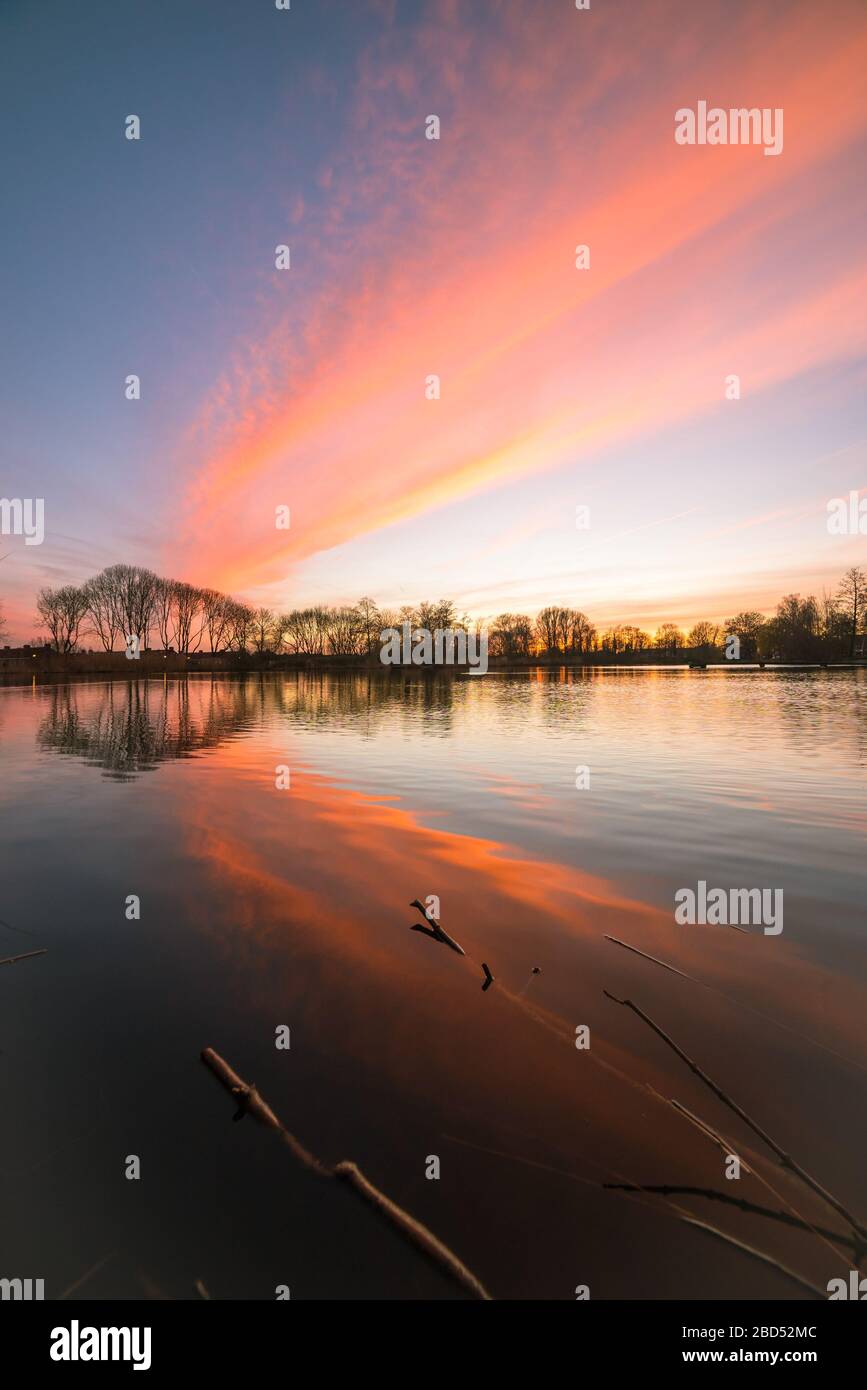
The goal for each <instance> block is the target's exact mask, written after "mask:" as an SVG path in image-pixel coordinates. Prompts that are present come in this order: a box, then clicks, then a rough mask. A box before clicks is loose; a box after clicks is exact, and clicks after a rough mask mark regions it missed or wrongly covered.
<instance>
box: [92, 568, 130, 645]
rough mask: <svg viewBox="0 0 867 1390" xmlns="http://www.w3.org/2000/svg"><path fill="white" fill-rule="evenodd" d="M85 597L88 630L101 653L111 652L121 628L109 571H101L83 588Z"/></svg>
mask: <svg viewBox="0 0 867 1390" xmlns="http://www.w3.org/2000/svg"><path fill="white" fill-rule="evenodd" d="M84 592H85V594H86V596H87V618H88V621H89V624H90V630H91V631H92V632H93V633H94V635H95V636H96V637H98V638H99V641H100V643H101V645H102V649H103V651H106V652H113V651H114V646H115V642H116V640H117V638H118V636H119V634H120V630H121V627H122V626H123V619H122V618H121V616H120V613H119V610H118V604H117V595H116V592H115V588H114V583H113V580H112V575H111V571H110V570H103V571H102V573H101V574H97V575H95V576H94V577H93V579H89V580H88V581H87V583H86V584H85V586H84Z"/></svg>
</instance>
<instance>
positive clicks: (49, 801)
mask: <svg viewBox="0 0 867 1390" xmlns="http://www.w3.org/2000/svg"><path fill="white" fill-rule="evenodd" d="M0 769H2V778H0V815H2V900H0V918H2V926H0V957H4V958H6V957H9V956H13V955H18V954H26V953H28V952H30V951H35V950H38V949H47V954H45V955H41V956H38V957H36V956H34V957H32V958H28V959H25V960H21V961H19V962H17V963H16V964H12V965H4V966H2V967H0V1006H2V1009H0V1113H2V1117H3V1118H2V1135H3V1142H2V1150H0V1176H2V1183H0V1212H2V1221H0V1226H2V1232H3V1235H2V1252H3V1253H2V1265H3V1268H0V1276H5V1277H11V1276H18V1277H33V1278H44V1279H45V1281H46V1285H45V1287H46V1297H49V1298H58V1297H61V1296H66V1297H68V1298H70V1299H72V1300H77V1299H91V1298H108V1297H116V1298H144V1297H148V1298H159V1297H165V1298H196V1297H199V1296H200V1292H197V1281H198V1284H199V1286H200V1288H201V1289H205V1290H207V1292H208V1294H209V1295H210V1297H211V1298H250V1299H273V1298H275V1296H276V1294H275V1290H276V1289H277V1288H278V1287H279V1288H284V1289H285V1288H288V1289H291V1297H292V1298H293V1299H294V1298H302V1299H303V1298H327V1299H358V1298H454V1297H461V1296H463V1295H462V1293H461V1291H460V1289H458V1288H456V1287H455V1285H454V1284H453V1283H452V1282H450V1280H449V1279H448V1278H447V1277H446V1275H445V1273H444V1272H443V1271H442V1270H441V1269H440V1268H438V1267H436V1266H435V1265H433V1264H430V1263H428V1262H427V1261H426V1260H425V1259H424V1258H422V1257H420V1256H419V1254H418V1253H417V1251H416V1250H415V1249H414V1248H413V1247H412V1246H410V1245H408V1244H407V1243H406V1241H405V1240H403V1239H402V1238H401V1236H400V1235H399V1234H397V1233H396V1232H395V1231H393V1230H392V1229H391V1228H390V1227H389V1226H388V1225H387V1224H385V1223H384V1222H383V1221H382V1220H381V1218H380V1217H379V1216H378V1214H377V1213H376V1212H375V1211H373V1210H371V1209H370V1208H369V1207H367V1206H366V1205H365V1204H363V1203H362V1202H359V1201H358V1199H357V1198H356V1197H355V1196H354V1195H353V1194H352V1193H351V1192H349V1191H347V1190H345V1189H344V1188H343V1187H341V1186H338V1185H337V1184H331V1183H327V1182H326V1183H323V1182H322V1181H321V1180H318V1179H317V1178H315V1177H314V1176H312V1175H311V1174H310V1173H308V1172H307V1171H306V1170H304V1169H303V1168H302V1167H300V1166H299V1165H298V1164H296V1163H295V1162H294V1161H293V1159H292V1157H291V1155H290V1154H289V1153H288V1151H287V1150H286V1149H285V1148H284V1147H283V1146H282V1145H281V1144H280V1143H279V1141H278V1140H277V1139H276V1138H275V1136H274V1135H273V1134H271V1133H269V1132H268V1131H267V1130H265V1129H263V1128H261V1127H259V1126H257V1125H256V1124H255V1122H254V1120H253V1119H252V1118H249V1117H247V1118H244V1119H243V1121H242V1122H240V1123H233V1119H232V1117H233V1113H234V1110H235V1106H234V1103H233V1101H232V1098H231V1097H230V1096H228V1095H227V1094H226V1093H225V1092H223V1091H222V1090H221V1089H220V1087H219V1086H218V1085H217V1084H216V1082H215V1081H214V1080H213V1078H212V1077H211V1075H210V1074H209V1072H208V1071H207V1070H206V1068H205V1067H204V1066H203V1064H202V1063H201V1061H200V1060H199V1058H200V1053H201V1051H202V1049H203V1048H204V1047H206V1046H210V1047H213V1048H215V1049H216V1051H217V1052H218V1053H220V1054H221V1055H222V1056H223V1057H224V1058H225V1059H226V1060H227V1061H228V1062H229V1063H230V1065H231V1066H232V1067H234V1068H235V1070H236V1071H237V1072H238V1073H239V1075H240V1076H241V1077H243V1078H244V1079H245V1080H246V1081H248V1082H254V1083H255V1084H256V1086H257V1088H258V1090H259V1092H260V1094H261V1095H262V1096H263V1097H264V1098H265V1099H266V1101H267V1102H268V1104H269V1105H270V1106H271V1108H272V1109H273V1110H274V1111H275V1112H276V1114H277V1115H278V1116H279V1118H280V1119H281V1121H282V1123H283V1124H284V1125H285V1126H286V1127H287V1128H288V1129H289V1130H290V1131H291V1132H292V1133H293V1134H294V1135H295V1136H296V1137H297V1138H298V1140H299V1141H300V1142H301V1143H302V1144H303V1145H305V1146H306V1147H307V1148H308V1149H309V1150H311V1151H312V1152H313V1153H314V1154H316V1155H317V1156H318V1157H319V1158H320V1159H321V1160H322V1162H323V1163H326V1164H328V1165H331V1164H334V1163H336V1162H338V1161H339V1160H343V1159H350V1160H353V1161H354V1162H355V1163H357V1164H358V1165H359V1166H360V1168H361V1169H362V1170H363V1171H364V1173H365V1174H366V1175H367V1176H368V1177H369V1178H370V1180H371V1181H372V1182H373V1183H375V1184H376V1185H377V1186H378V1187H380V1188H381V1189H382V1190H383V1191H384V1192H385V1193H387V1194H388V1195H389V1196H390V1197H391V1198H392V1199H393V1200H394V1201H395V1202H397V1203H399V1204H400V1205H401V1206H402V1207H403V1208H405V1209H406V1210H407V1211H408V1212H410V1213H411V1214H412V1215H413V1216H414V1217H415V1218H417V1220H419V1221H421V1222H423V1223H424V1224H425V1225H426V1226H428V1227H429V1228H430V1230H431V1231H433V1232H434V1233H435V1234H436V1236H437V1237H439V1239H440V1240H441V1241H443V1242H445V1243H446V1245H448V1246H449V1248H450V1249H451V1250H453V1251H454V1252H455V1253H456V1254H457V1255H458V1256H459V1257H460V1259H461V1260H463V1261H464V1262H465V1264H466V1265H467V1266H468V1267H469V1268H470V1269H471V1270H472V1271H473V1272H474V1274H475V1275H476V1276H477V1277H478V1278H479V1279H480V1280H481V1281H482V1283H483V1284H484V1285H485V1286H486V1287H487V1288H488V1290H489V1291H490V1293H491V1295H492V1296H493V1297H495V1298H555V1299H574V1298H575V1297H576V1290H579V1289H587V1290H589V1296H590V1297H591V1298H592V1299H597V1298H794V1299H799V1298H809V1297H811V1296H813V1295H811V1292H810V1290H811V1288H812V1289H813V1290H816V1289H818V1290H819V1291H823V1290H824V1289H825V1287H826V1284H827V1281H828V1280H829V1279H831V1278H834V1277H845V1276H846V1273H847V1271H848V1270H849V1269H850V1268H851V1267H852V1263H853V1261H852V1258H851V1250H852V1238H851V1233H850V1231H849V1228H848V1227H847V1222H846V1220H845V1219H844V1218H842V1217H841V1216H840V1214H839V1212H838V1211H835V1210H834V1209H832V1208H831V1207H830V1205H829V1204H828V1202H826V1201H823V1200H821V1199H820V1198H819V1197H818V1196H816V1195H815V1193H814V1192H811V1191H809V1190H808V1189H807V1187H806V1186H805V1184H804V1183H803V1182H800V1181H798V1180H797V1179H796V1178H795V1176H794V1175H793V1174H792V1173H791V1172H786V1171H785V1170H784V1169H783V1167H781V1165H780V1163H779V1162H778V1161H777V1160H776V1158H775V1157H774V1154H773V1153H772V1152H771V1150H770V1149H769V1148H768V1146H767V1145H766V1144H765V1143H764V1142H762V1140H761V1139H760V1138H759V1137H758V1136H757V1134H756V1133H755V1131H754V1130H751V1129H750V1128H749V1126H748V1125H747V1124H746V1123H745V1122H744V1120H743V1119H742V1118H741V1117H739V1116H738V1115H736V1114H735V1113H734V1112H733V1111H732V1110H731V1109H730V1108H728V1107H727V1106H726V1105H725V1104H723V1102H722V1101H721V1100H720V1098H719V1096H718V1095H716V1094H714V1093H713V1092H712V1090H711V1089H710V1088H709V1086H708V1085H707V1084H705V1083H704V1082H703V1081H702V1080H701V1079H700V1077H699V1076H697V1075H696V1074H695V1073H694V1072H693V1071H692V1070H690V1068H689V1066H688V1065H687V1063H686V1062H685V1061H684V1060H683V1057H681V1056H678V1055H677V1054H676V1053H675V1051H674V1050H673V1048H672V1047H671V1046H669V1045H668V1044H667V1043H666V1042H665V1041H664V1039H663V1038H661V1037H660V1036H659V1033H657V1032H655V1031H654V1029H653V1028H652V1027H651V1026H650V1024H649V1023H648V1022H647V1020H648V1019H650V1020H651V1021H652V1023H653V1024H655V1025H656V1026H657V1027H658V1028H659V1029H661V1030H662V1031H663V1032H664V1033H665V1034H666V1035H667V1036H668V1037H669V1038H670V1039H671V1040H672V1041H673V1042H674V1043H675V1044H676V1045H677V1047H678V1048H680V1049H681V1052H682V1053H684V1054H686V1056H687V1057H688V1058H690V1059H692V1060H693V1061H694V1062H695V1063H696V1064H697V1065H698V1066H699V1067H700V1068H701V1069H702V1070H703V1071H704V1073H706V1074H707V1075H708V1076H709V1077H710V1078H712V1080H713V1081H714V1082H715V1083H716V1085H717V1086H718V1087H719V1088H721V1089H722V1090H723V1091H724V1092H725V1093H726V1094H727V1095H728V1096H729V1097H731V1098H732V1100H733V1101H735V1102H736V1103H737V1105H738V1106H739V1107H740V1108H741V1110H742V1111H743V1112H745V1113H746V1115H747V1116H749V1117H750V1118H751V1119H752V1120H753V1121H755V1122H756V1123H757V1124H758V1125H759V1126H760V1127H761V1128H762V1129H763V1130H764V1131H765V1132H766V1134H767V1135H769V1136H770V1137H771V1138H772V1139H773V1140H774V1141H776V1143H777V1144H778V1145H779V1146H780V1147H781V1148H782V1149H783V1150H784V1151H786V1152H789V1153H791V1154H792V1156H793V1157H794V1158H795V1159H796V1160H797V1162H798V1163H799V1164H800V1165H802V1167H803V1168H804V1169H805V1170H807V1171H808V1173H809V1174H811V1175H812V1176H813V1177H814V1178H815V1179H816V1181H817V1182H818V1183H820V1184H821V1185H822V1186H823V1187H824V1188H826V1189H828V1190H829V1192H830V1193H832V1194H833V1197H834V1199H836V1200H837V1201H838V1202H839V1204H842V1205H843V1206H844V1207H845V1208H846V1209H847V1210H848V1211H849V1212H850V1213H854V1214H855V1216H857V1217H858V1218H859V1219H860V1220H861V1221H862V1222H863V1221H864V1219H865V1218H867V1193H865V1182H864V1170H865V1164H864V1156H865V1150H867V1106H865V1069H867V998H865V989H864V984H865V976H867V949H865V948H867V922H865V912H864V899H865V889H864V885H865V874H864V866H865V852H864V850H865V821H867V812H865V784H867V670H863V669H861V670H848V671H842V670H841V671H795V670H792V671H785V670H775V671H764V672H761V671H714V670H708V671H686V670H679V669H672V668H667V669H641V670H639V669H636V670H629V669H616V670H615V669H611V670H606V669H604V668H601V669H593V670H589V671H586V672H581V671H566V670H563V671H556V670H555V671H543V670H531V671H529V672H527V671H523V672H519V673H517V672H516V673H512V674H510V673H496V674H494V673H491V674H489V675H487V676H485V677H478V678H473V677H464V678H457V679H439V678H418V679H413V680H410V681H404V678H403V677H402V676H399V677H398V676H392V677H391V678H387V677H384V678H380V677H378V676H377V677H368V676H367V675H366V674H365V673H357V674H354V675H349V674H339V675H329V674H324V673H323V674H316V673H301V674H294V673H292V674H280V675H250V676H238V677H229V676H214V677H211V676H200V677H195V676H194V677H190V678H188V679H179V680H165V681H163V680H150V681H146V680H139V681H114V682H109V681H83V682H80V683H68V684H41V685H33V686H32V687H31V686H7V687H5V688H2V689H0ZM279 769H284V771H282V772H281V771H279ZM278 783H280V785H279V786H278ZM287 783H288V785H285V784H287ZM700 882H703V883H705V884H706V885H707V887H708V889H711V888H721V889H723V890H726V892H730V891H731V890H737V889H754V888H759V889H771V890H779V892H780V893H781V894H782V899H781V901H782V902H783V903H784V916H783V923H784V925H783V929H782V930H781V931H779V932H776V933H772V932H769V931H766V930H764V929H763V926H762V924H761V923H754V924H752V925H747V926H746V927H745V928H744V929H736V928H735V927H733V926H724V925H680V924H678V923H677V922H676V921H675V895H676V894H677V893H678V891H679V890H683V889H686V888H691V889H693V890H695V889H696V888H697V885H698V884H699V883H700ZM133 897H135V898H137V899H138V900H139V905H140V908H139V915H138V917H136V916H135V909H134V908H133V909H132V913H133V915H132V916H130V915H129V913H130V910H131V909H130V908H129V906H128V905H129V902H130V900H131V899H132V898H133ZM429 897H435V898H438V899H439V911H440V920H441V923H442V926H443V927H444V928H445V930H446V931H447V932H448V933H449V934H450V935H451V936H452V937H453V938H454V939H456V940H457V942H459V943H460V945H461V946H462V947H463V949H464V951H465V955H464V956H461V955H459V954H457V953H456V952H454V951H452V950H449V949H448V947H447V946H446V945H444V944H442V943H440V942H437V941H435V940H432V939H430V938H429V937H427V936H425V935H424V934H423V933H420V932H414V931H411V930H410V927H411V926H412V924H413V923H414V922H415V923H418V924H419V925H422V924H423V919H422V917H421V915H420V913H419V912H418V911H417V910H415V909H413V908H412V907H410V906H409V904H410V903H411V902H412V900H414V899H419V900H421V902H422V903H426V901H427V899H428V898H429ZM610 937H614V938H616V941H612V940H609V939H608V938H610ZM618 943H619V944H618ZM627 947H631V948H632V949H631V950H630V949H627ZM638 953H643V954H638ZM650 957H653V959H650ZM482 962H484V963H485V964H486V965H487V966H488V967H489V969H490V971H491V973H492V974H493V976H494V984H493V985H492V986H490V988H488V989H486V990H484V991H483V989H482V984H483V982H484V975H483V972H482ZM534 971H535V972H536V973H534ZM605 991H607V992H608V993H607V994H606V993H605ZM609 995H613V996H615V999H612V998H609V997H608V996H609ZM617 999H619V1000H629V1001H631V1002H632V1003H633V1004H634V1005H635V1006H637V1008H638V1009H640V1010H641V1011H642V1013H643V1014H644V1015H646V1018H642V1017H641V1016H640V1015H639V1014H638V1013H637V1012H636V1011H635V1010H634V1009H631V1008H628V1007H624V1006H623V1005H622V1004H619V1003H617V1002H616V1000H617ZM281 1029H282V1030H286V1029H288V1030H289V1032H288V1035H286V1034H285V1032H284V1033H283V1034H282V1036H283V1037H284V1038H285V1037H287V1036H288V1039H289V1040H290V1046H288V1047H282V1048H280V1047H277V1045H276V1040H277V1038H278V1035H279V1030H281ZM576 1043H577V1044H582V1043H584V1044H589V1045H584V1046H582V1045H576ZM709 1131H710V1132H709ZM729 1155H734V1156H735V1157H736V1158H737V1160H738V1161H739V1164H740V1176H739V1177H738V1178H734V1177H732V1176H731V1175H729V1176H727V1169H728V1171H729V1174H731V1171H732V1165H731V1162H730V1159H729V1157H728V1156H729ZM133 1158H137V1159H138V1170H139V1173H140V1176H139V1177H138V1178H137V1179H135V1180H131V1179H130V1178H128V1177H127V1171H128V1170H130V1160H131V1159H133ZM434 1159H436V1160H438V1162H437V1163H434V1162H433V1161H432V1160H434ZM133 1166H135V1165H133ZM432 1171H434V1172H435V1171H438V1176H437V1177H429V1176H428V1173H430V1172H432ZM658 1188H663V1189H665V1191H663V1192H660V1191H650V1190H648V1189H658ZM636 1189H637V1190H636ZM737 1242H739V1244H738V1243H737ZM847 1242H848V1244H847ZM745 1246H746V1247H749V1249H745V1248H744V1247H745Z"/></svg>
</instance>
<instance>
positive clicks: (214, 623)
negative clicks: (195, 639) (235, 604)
mask: <svg viewBox="0 0 867 1390" xmlns="http://www.w3.org/2000/svg"><path fill="white" fill-rule="evenodd" d="M231 612H232V600H231V599H229V598H227V597H226V595H225V594H221V593H220V592H219V590H218V589H203V590H202V614H203V616H204V619H205V630H206V631H207V634H208V646H209V647H210V649H211V651H212V652H220V651H222V650H223V648H224V646H225V645H226V642H227V641H228V637H229V626H230V620H231Z"/></svg>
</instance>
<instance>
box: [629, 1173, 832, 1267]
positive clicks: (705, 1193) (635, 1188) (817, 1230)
mask: <svg viewBox="0 0 867 1390" xmlns="http://www.w3.org/2000/svg"><path fill="white" fill-rule="evenodd" d="M602 1186H603V1187H607V1188H609V1189H610V1190H611V1191H612V1192H651V1193H653V1194H654V1195H655V1196H659V1197H669V1196H683V1197H706V1198H707V1199H708V1201H709V1202H723V1203H724V1204H725V1205H726V1206H729V1207H737V1209H738V1211H743V1212H746V1213H747V1214H748V1215H750V1216H766V1217H767V1218H768V1220H769V1221H780V1222H782V1224H783V1225H784V1226H791V1227H792V1228H793V1229H794V1230H796V1231H806V1232H808V1234H809V1235H816V1234H818V1235H820V1236H824V1237H826V1238H827V1239H828V1240H830V1241H834V1242H836V1244H837V1245H843V1246H845V1247H846V1248H847V1249H849V1250H854V1249H856V1248H857V1245H858V1238H857V1236H846V1235H841V1234H840V1232H839V1231H830V1230H828V1228H827V1227H826V1226H811V1225H810V1223H809V1221H804V1220H803V1219H802V1218H801V1217H800V1216H797V1215H793V1214H792V1213H791V1212H788V1211H775V1210H774V1208H773V1207H763V1206H761V1205H760V1204H759V1203H758V1202H750V1201H748V1200H747V1198H746V1197H732V1196H731V1195H730V1193H728V1192H717V1190H716V1188H714V1187H685V1186H684V1187H680V1186H672V1185H671V1184H669V1183H631V1182H604V1183H603V1184H602Z"/></svg>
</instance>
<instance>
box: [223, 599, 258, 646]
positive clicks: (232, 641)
mask: <svg viewBox="0 0 867 1390" xmlns="http://www.w3.org/2000/svg"><path fill="white" fill-rule="evenodd" d="M252 628H253V610H252V608H249V607H248V606H247V604H246V603H237V602H235V600H234V599H230V601H229V617H228V638H229V650H230V651H233V652H238V653H240V654H243V653H244V652H245V651H246V650H247V645H248V643H249V641H250V633H251V631H252Z"/></svg>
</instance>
